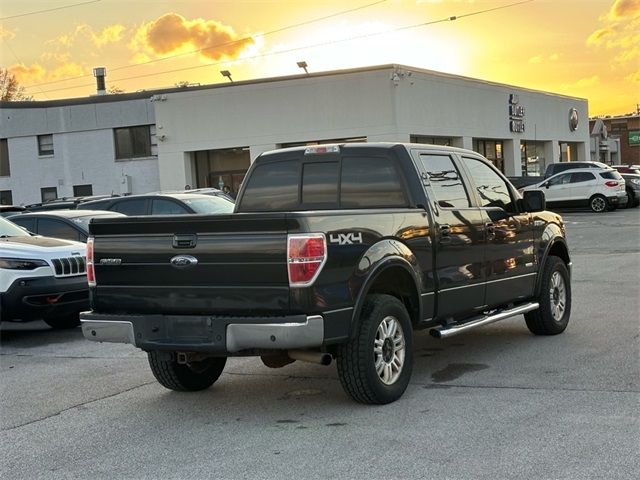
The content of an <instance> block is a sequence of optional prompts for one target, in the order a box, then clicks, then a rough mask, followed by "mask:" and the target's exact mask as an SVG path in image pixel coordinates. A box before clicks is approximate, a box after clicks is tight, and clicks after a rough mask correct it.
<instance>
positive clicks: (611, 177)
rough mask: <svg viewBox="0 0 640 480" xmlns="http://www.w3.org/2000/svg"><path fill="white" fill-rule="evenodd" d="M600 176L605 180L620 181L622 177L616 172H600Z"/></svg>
mask: <svg viewBox="0 0 640 480" xmlns="http://www.w3.org/2000/svg"><path fill="white" fill-rule="evenodd" d="M600 176H601V177H602V178H605V179H607V180H622V175H620V174H619V173H618V172H611V171H609V172H600Z"/></svg>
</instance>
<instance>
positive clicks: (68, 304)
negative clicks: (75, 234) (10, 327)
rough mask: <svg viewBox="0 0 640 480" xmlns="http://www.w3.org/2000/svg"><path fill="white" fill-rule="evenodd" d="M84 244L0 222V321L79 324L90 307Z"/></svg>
mask: <svg viewBox="0 0 640 480" xmlns="http://www.w3.org/2000/svg"><path fill="white" fill-rule="evenodd" d="M85 248H86V247H85V245H84V244H83V243H79V242H72V241H69V240H59V239H57V238H48V237H40V236H34V235H31V234H29V233H27V232H26V231H25V230H23V229H22V228H20V227H18V226H17V225H15V224H13V223H11V222H10V221H8V220H5V219H4V218H0V321H29V320H36V319H43V320H44V321H45V322H47V324H49V325H50V326H51V327H53V328H72V327H75V326H77V325H79V324H80V320H79V318H78V313H79V312H81V311H82V310H87V309H88V307H89V287H88V284H87V274H86V257H85Z"/></svg>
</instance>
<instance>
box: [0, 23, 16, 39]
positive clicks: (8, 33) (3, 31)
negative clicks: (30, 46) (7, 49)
mask: <svg viewBox="0 0 640 480" xmlns="http://www.w3.org/2000/svg"><path fill="white" fill-rule="evenodd" d="M5 38H6V39H7V40H13V39H14V38H16V32H15V31H13V30H9V29H8V28H5V27H3V26H2V25H0V40H4V39H5Z"/></svg>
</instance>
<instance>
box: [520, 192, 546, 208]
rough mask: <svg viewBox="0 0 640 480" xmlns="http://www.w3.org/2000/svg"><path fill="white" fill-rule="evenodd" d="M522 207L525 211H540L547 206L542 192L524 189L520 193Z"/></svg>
mask: <svg viewBox="0 0 640 480" xmlns="http://www.w3.org/2000/svg"><path fill="white" fill-rule="evenodd" d="M522 208H523V210H524V211H525V212H530V213H533V212H542V211H543V210H546V208H547V201H546V200H545V198H544V192H541V191H540V190H525V191H524V192H523V193H522Z"/></svg>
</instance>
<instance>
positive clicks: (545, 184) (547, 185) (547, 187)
mask: <svg viewBox="0 0 640 480" xmlns="http://www.w3.org/2000/svg"><path fill="white" fill-rule="evenodd" d="M542 186H543V187H544V188H546V189H547V190H548V189H549V182H546V183H544V184H543V185H542Z"/></svg>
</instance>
